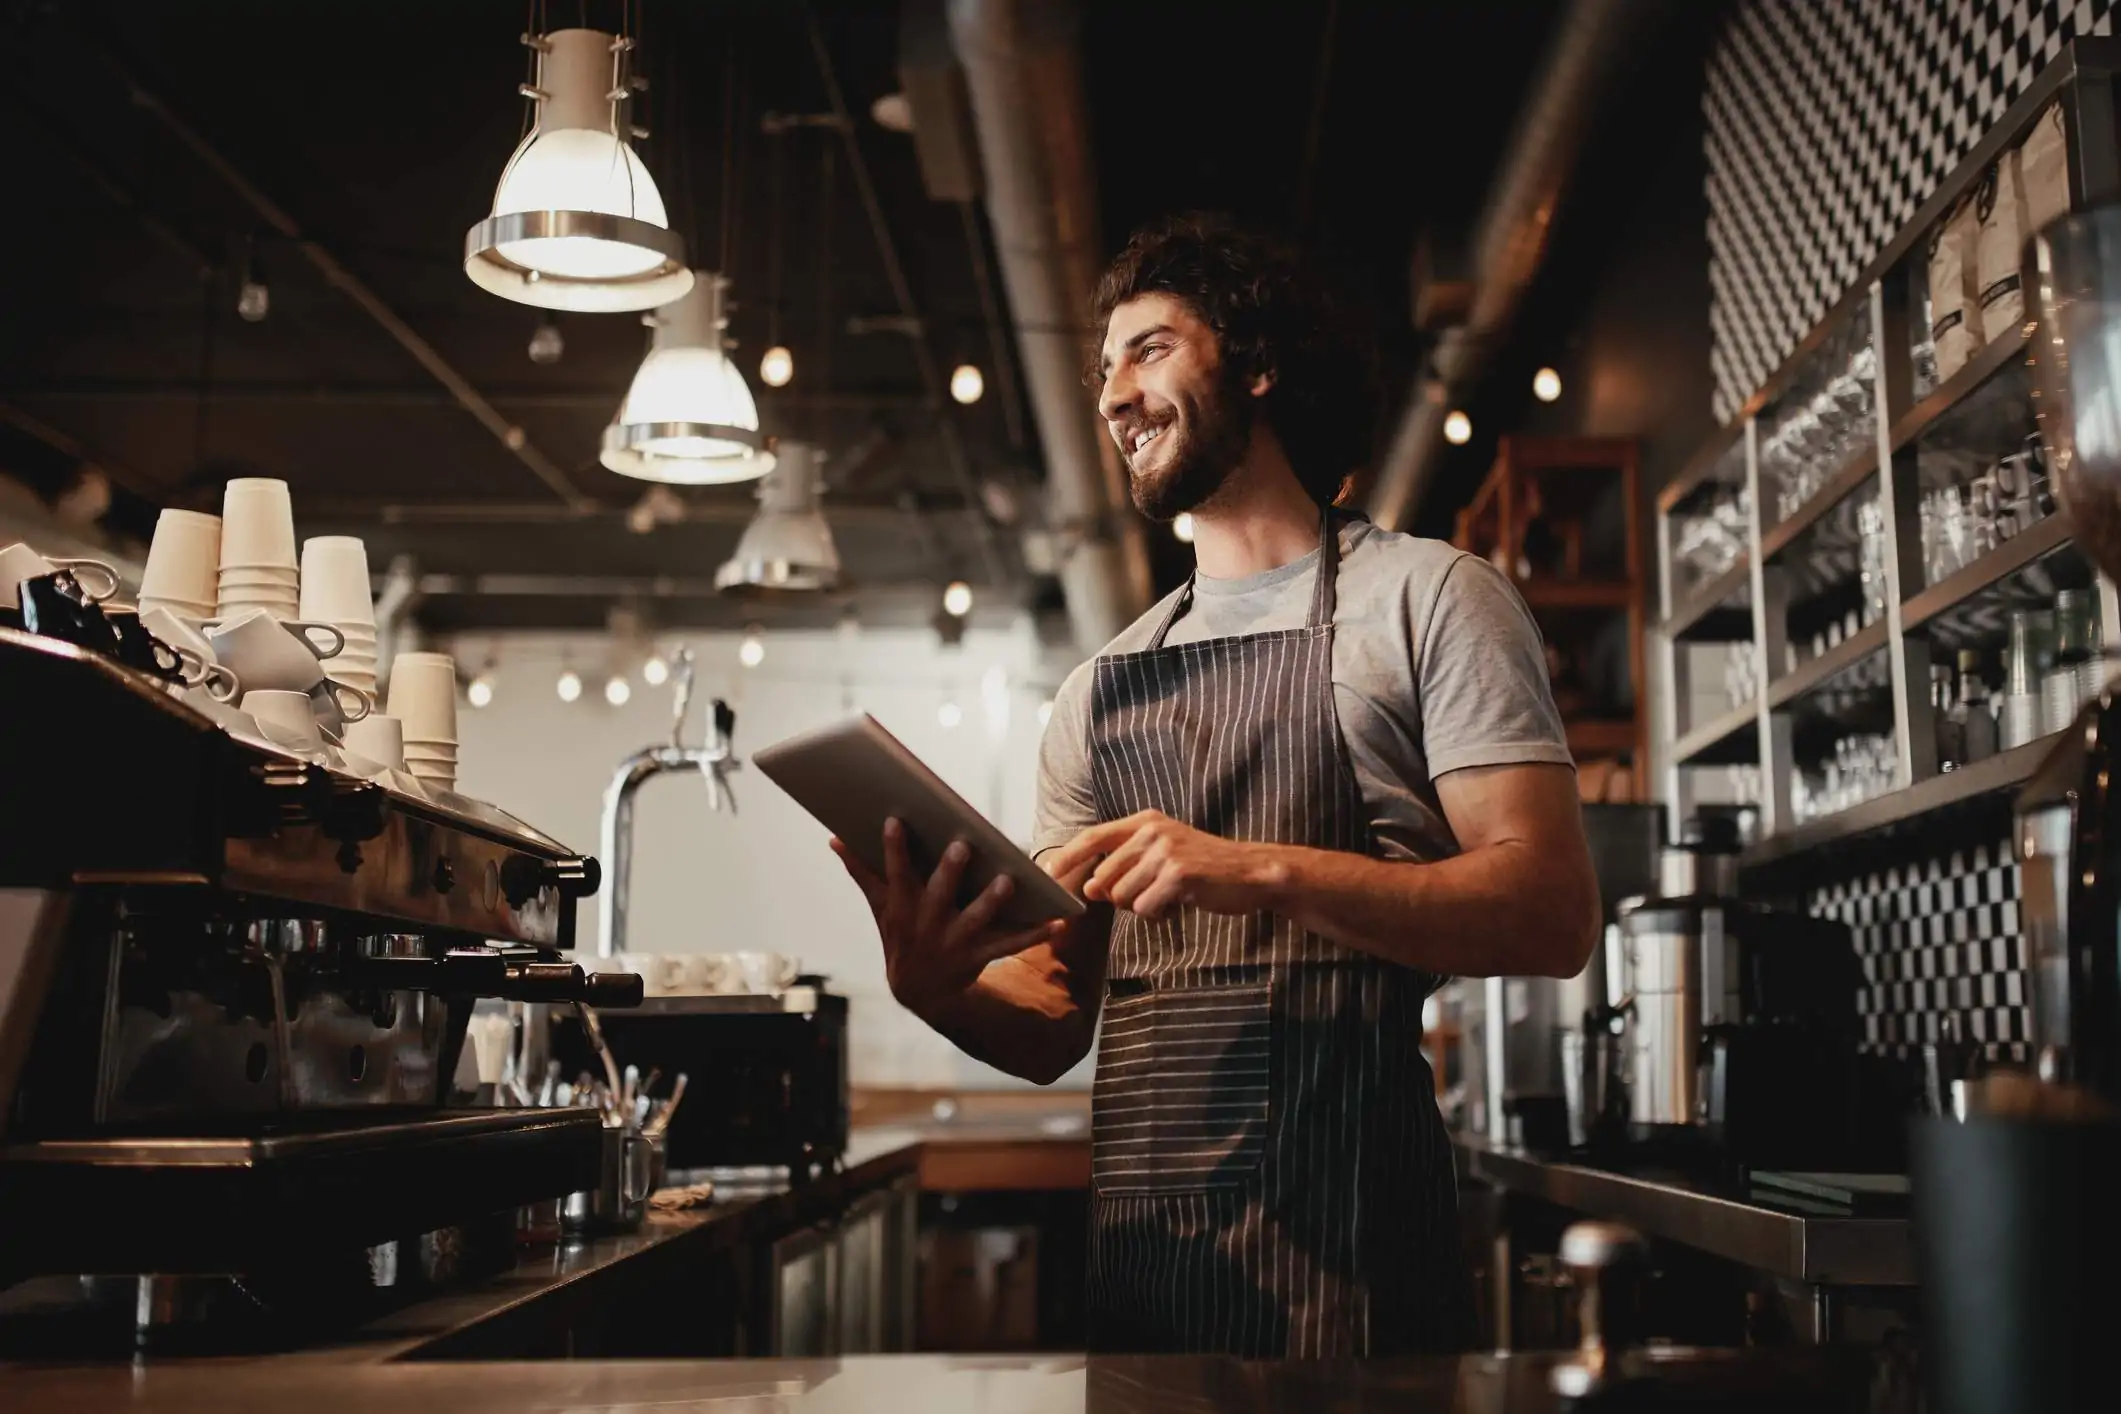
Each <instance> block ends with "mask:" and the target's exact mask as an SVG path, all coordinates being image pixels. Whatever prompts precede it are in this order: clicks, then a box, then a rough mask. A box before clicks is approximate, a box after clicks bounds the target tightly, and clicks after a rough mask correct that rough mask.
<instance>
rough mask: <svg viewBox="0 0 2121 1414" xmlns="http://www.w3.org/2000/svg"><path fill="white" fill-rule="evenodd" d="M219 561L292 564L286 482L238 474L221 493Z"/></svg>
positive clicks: (291, 507)
mask: <svg viewBox="0 0 2121 1414" xmlns="http://www.w3.org/2000/svg"><path fill="white" fill-rule="evenodd" d="M221 563H222V564H224V565H278V566H282V567H284V568H286V569H290V570H291V569H293V568H295V512H294V502H293V501H292V499H291V498H290V497H289V496H288V494H287V483H286V482H284V481H279V480H275V479H273V478H271V477H264V476H239V477H237V478H236V479H235V480H233V481H231V482H229V483H228V487H227V489H226V490H225V491H223V492H222V495H221Z"/></svg>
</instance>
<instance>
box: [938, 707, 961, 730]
mask: <svg viewBox="0 0 2121 1414" xmlns="http://www.w3.org/2000/svg"><path fill="white" fill-rule="evenodd" d="M935 720H936V721H938V722H940V723H941V724H942V725H943V726H944V728H945V729H948V730H955V729H956V727H957V724H958V723H960V722H962V721H964V720H965V709H964V708H962V707H960V706H958V705H957V704H956V703H955V702H945V703H944V704H943V705H942V706H940V707H938V708H936V709H935Z"/></svg>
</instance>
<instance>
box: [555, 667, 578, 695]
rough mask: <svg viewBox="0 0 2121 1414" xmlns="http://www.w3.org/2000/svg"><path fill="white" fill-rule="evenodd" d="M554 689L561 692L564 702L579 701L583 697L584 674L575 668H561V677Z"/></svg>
mask: <svg viewBox="0 0 2121 1414" xmlns="http://www.w3.org/2000/svg"><path fill="white" fill-rule="evenodd" d="M552 686H553V691H555V692H557V693H559V694H560V701H562V702H579V701H580V700H581V697H582V675H581V674H580V673H578V672H576V671H575V670H574V669H573V668H562V669H560V679H559V681H558V682H556V683H554V684H553V685H552Z"/></svg>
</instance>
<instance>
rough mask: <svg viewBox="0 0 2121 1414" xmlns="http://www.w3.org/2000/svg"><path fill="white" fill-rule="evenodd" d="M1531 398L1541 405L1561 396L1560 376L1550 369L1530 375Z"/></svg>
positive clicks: (1543, 369)
mask: <svg viewBox="0 0 2121 1414" xmlns="http://www.w3.org/2000/svg"><path fill="white" fill-rule="evenodd" d="M1532 396H1533V397H1535V398H1537V399H1539V401H1541V402H1543V403H1551V402H1553V401H1554V400H1555V399H1557V398H1559V397H1560V396H1561V375H1560V374H1559V373H1556V372H1555V371H1554V370H1553V369H1551V368H1542V369H1540V370H1539V371H1538V372H1537V373H1535V374H1533V375H1532Z"/></svg>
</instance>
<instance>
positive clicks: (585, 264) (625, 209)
mask: <svg viewBox="0 0 2121 1414" xmlns="http://www.w3.org/2000/svg"><path fill="white" fill-rule="evenodd" d="M518 211H593V212H598V213H601V214H602V215H605V216H630V217H632V218H633V219H634V220H636V221H646V222H647V223H648V224H650V225H652V226H662V227H665V228H667V227H668V226H669V225H670V218H669V216H668V215H666V214H665V213H664V210H663V194H662V192H660V191H658V190H657V189H656V184H655V178H653V177H651V176H649V175H648V168H647V167H645V166H643V165H642V163H641V159H640V158H639V157H637V156H635V155H634V151H633V149H632V148H631V147H629V146H627V145H626V144H625V143H623V142H620V141H619V140H618V138H617V137H615V136H613V135H612V134H610V133H607V132H595V131H592V130H591V129H588V128H563V129H561V130H560V131H559V132H551V133H532V134H531V136H530V143H529V146H527V147H525V148H524V149H523V153H522V156H520V157H518V158H517V159H516V160H515V161H514V162H513V163H511V164H510V165H509V168H508V171H507V172H506V173H504V174H503V175H502V177H501V185H500V188H499V189H498V190H497V191H495V192H494V194H493V214H494V215H496V216H509V215H513V214H514V213H516V212H518ZM498 249H499V251H500V253H501V257H502V258H503V259H504V260H511V261H514V262H515V263H516V264H518V265H521V266H523V267H525V268H526V269H531V270H538V271H542V272H543V273H545V274H547V275H558V276H561V277H563V278H565V279H570V280H614V279H623V278H625V277H626V276H628V275H639V274H642V273H644V272H645V271H649V270H653V269H655V268H656V266H658V265H661V264H662V263H663V255H662V253H661V252H660V251H653V250H645V249H643V248H642V247H640V246H635V245H628V244H626V243H625V242H623V241H612V240H597V239H594V238H592V237H589V236H542V237H537V236H534V237H530V238H528V239H524V240H514V241H502V242H501V243H500V244H499V246H498Z"/></svg>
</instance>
